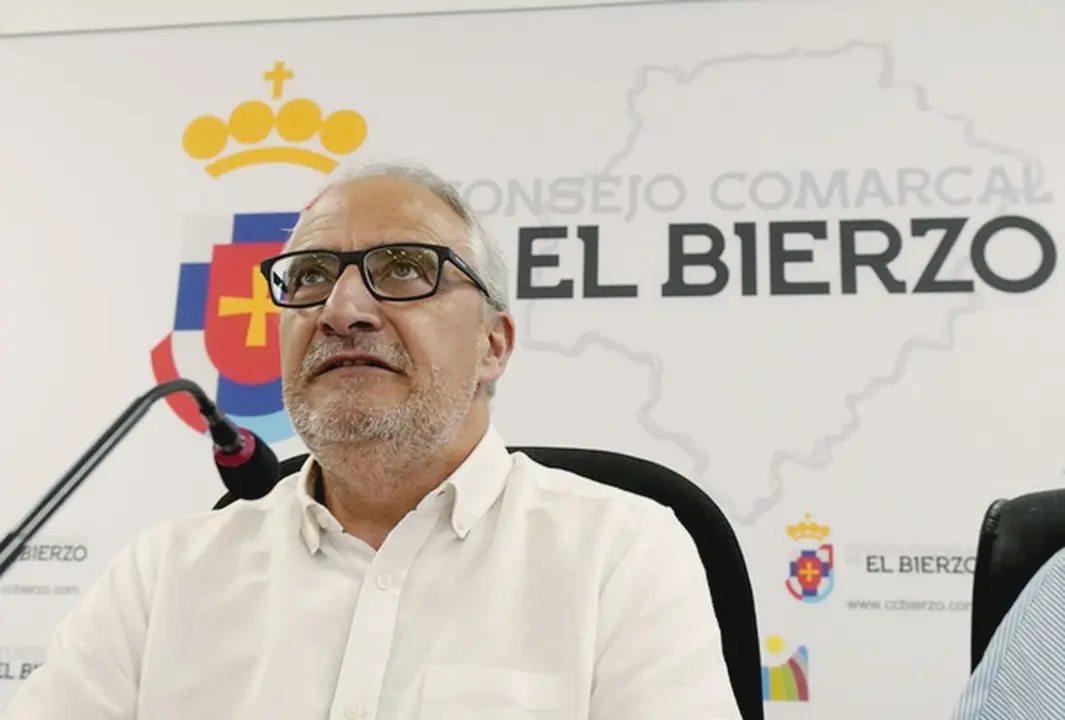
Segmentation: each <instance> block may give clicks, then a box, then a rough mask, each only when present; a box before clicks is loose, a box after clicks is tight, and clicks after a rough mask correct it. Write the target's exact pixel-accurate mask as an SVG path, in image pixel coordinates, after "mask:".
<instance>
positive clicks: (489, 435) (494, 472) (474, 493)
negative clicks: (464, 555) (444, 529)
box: [296, 426, 513, 553]
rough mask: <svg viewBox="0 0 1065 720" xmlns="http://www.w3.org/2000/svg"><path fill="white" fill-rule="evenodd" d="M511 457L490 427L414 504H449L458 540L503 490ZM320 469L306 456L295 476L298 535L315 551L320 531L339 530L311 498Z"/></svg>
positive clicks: (453, 528)
mask: <svg viewBox="0 0 1065 720" xmlns="http://www.w3.org/2000/svg"><path fill="white" fill-rule="evenodd" d="M512 462H513V461H512V459H511V456H510V453H509V451H508V450H507V447H506V445H505V444H504V442H503V438H502V437H501V436H500V435H499V433H498V432H497V431H496V429H495V428H494V427H493V426H489V428H488V431H487V432H486V433H485V434H484V437H482V438H481V441H480V442H479V443H477V445H476V447H474V449H473V452H471V453H470V454H469V456H467V458H466V460H465V461H463V463H462V464H461V465H459V467H458V468H457V469H456V470H455V472H453V473H452V474H451V476H450V477H448V478H447V479H445V480H444V481H443V482H442V483H440V485H438V486H437V488H436V489H435V490H433V491H432V492H430V493H429V494H428V495H426V496H425V498H424V499H422V501H421V502H420V503H418V507H417V509H418V510H424V509H426V508H428V507H429V506H430V505H431V504H434V503H439V502H442V501H443V502H447V503H449V512H450V520H451V529H452V530H453V531H454V533H455V534H456V535H457V536H458V537H459V538H462V539H465V538H466V536H467V535H468V534H469V532H470V529H471V528H472V527H473V526H474V525H476V524H477V522H478V521H479V520H480V519H481V518H482V517H484V515H485V513H487V512H488V509H489V508H490V507H492V505H493V504H494V503H495V501H496V500H497V499H498V498H499V496H500V494H501V493H502V492H503V487H504V486H505V485H506V480H507V476H508V475H509V474H510V469H511V464H512ZM319 478H320V471H319V469H318V463H317V462H315V461H314V458H313V457H309V458H307V462H305V463H304V464H303V467H302V468H301V469H300V472H299V475H298V477H297V478H296V497H297V500H298V503H299V508H300V535H301V536H302V537H303V540H304V542H305V543H306V544H307V548H308V549H309V550H310V551H311V553H315V552H317V551H318V549H319V548H320V547H321V544H322V535H323V533H338V534H339V533H343V532H344V529H343V528H342V527H341V525H340V522H339V521H338V520H337V519H336V518H335V517H333V514H332V513H331V512H329V510H328V509H327V508H326V507H325V506H324V505H323V504H322V503H320V502H318V501H317V500H316V499H315V494H316V489H317V487H318V483H319V481H320V480H319Z"/></svg>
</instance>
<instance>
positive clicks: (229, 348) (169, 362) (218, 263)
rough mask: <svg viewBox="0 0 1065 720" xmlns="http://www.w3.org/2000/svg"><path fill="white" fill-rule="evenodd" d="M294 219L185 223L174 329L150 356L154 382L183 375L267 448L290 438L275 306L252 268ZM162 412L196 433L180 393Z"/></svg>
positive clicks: (198, 421)
mask: <svg viewBox="0 0 1065 720" xmlns="http://www.w3.org/2000/svg"><path fill="white" fill-rule="evenodd" d="M298 218H299V213H257V214H237V215H231V216H228V217H220V218H207V219H200V220H198V221H196V222H191V223H190V224H189V227H188V228H187V230H186V232H187V233H188V234H187V236H186V238H185V244H184V257H183V261H182V263H181V271H180V274H179V279H178V292H177V303H176V304H177V308H176V311H175V313H174V327H173V330H172V332H171V333H170V334H169V335H167V336H166V337H165V338H164V339H163V340H162V341H161V342H160V343H159V344H158V345H156V346H155V348H154V349H153V350H152V353H151V360H152V371H153V373H154V375H155V380H156V382H160V383H161V382H166V381H168V380H174V379H177V378H179V377H188V378H190V379H192V380H195V381H196V382H198V383H200V384H201V385H202V386H203V387H204V389H205V390H207V391H208V392H210V388H212V387H214V388H215V393H214V396H215V399H216V402H217V403H218V406H219V407H220V408H221V409H222V411H223V412H225V413H226V415H228V416H229V417H230V419H232V420H233V422H235V423H237V424H238V425H241V426H243V427H246V428H248V429H249V430H251V431H252V432H254V433H256V434H258V435H259V437H261V438H262V439H263V440H264V441H265V442H267V443H277V442H281V441H283V440H287V439H288V438H290V437H292V436H293V430H292V424H291V422H290V420H289V417H288V413H287V412H286V411H285V407H284V402H283V400H282V395H281V359H280V352H279V346H278V307H277V306H276V305H274V304H273V302H272V301H271V300H270V292H269V288H268V287H267V285H266V279H265V278H264V277H263V276H262V273H261V272H259V263H260V262H262V261H263V260H265V259H266V258H267V257H270V256H271V255H276V254H277V253H279V252H280V251H281V248H282V247H283V246H284V243H285V241H286V240H287V239H288V236H289V233H290V232H291V230H292V228H293V227H294V226H295V224H296V221H297V219H298ZM167 403H168V404H169V405H170V408H171V409H172V410H173V411H174V412H175V413H176V414H177V416H178V417H179V418H181V419H182V420H183V421H184V422H185V424H186V425H188V426H189V427H190V428H192V429H193V430H195V431H196V432H199V433H206V432H207V424H206V423H205V422H204V420H203V417H202V416H201V415H200V413H199V410H198V408H197V407H196V403H195V402H194V401H193V400H192V398H190V397H187V396H185V395H171V396H170V397H168V398H167Z"/></svg>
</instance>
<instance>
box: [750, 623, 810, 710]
mask: <svg viewBox="0 0 1065 720" xmlns="http://www.w3.org/2000/svg"><path fill="white" fill-rule="evenodd" d="M786 648H787V644H786V643H785V642H784V638H782V637H781V636H779V635H773V636H772V637H770V638H769V639H768V640H766V643H765V649H766V650H768V651H769V653H770V654H771V655H778V656H779V655H783V654H784V652H785V651H786ZM762 700H763V701H768V700H772V701H777V702H809V700H810V651H809V650H808V649H807V647H806V646H805V645H800V646H799V647H797V648H796V649H795V651H794V652H793V653H792V654H791V656H790V657H788V659H787V660H785V661H784V662H782V663H780V664H778V665H768V664H766V665H762Z"/></svg>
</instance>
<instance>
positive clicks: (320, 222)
mask: <svg viewBox="0 0 1065 720" xmlns="http://www.w3.org/2000/svg"><path fill="white" fill-rule="evenodd" d="M468 239H469V231H468V229H467V228H466V225H465V224H464V223H463V221H462V218H461V217H459V216H458V214H456V213H455V211H454V210H453V209H452V208H451V206H450V205H448V204H447V203H446V202H445V201H444V200H442V199H441V198H439V197H437V196H436V195H435V194H434V193H433V192H432V191H430V190H428V189H426V188H423V187H422V186H420V185H417V184H416V183H412V182H409V181H407V180H403V179H399V178H369V179H362V180H353V181H349V182H347V183H343V184H340V185H337V186H334V187H332V188H329V189H328V190H326V191H325V192H324V193H322V195H321V196H319V197H318V198H317V199H316V200H315V201H314V202H313V203H311V205H310V206H309V207H308V208H307V209H306V210H304V211H303V213H301V215H300V220H299V223H298V224H297V225H296V228H295V230H294V232H293V234H292V237H291V238H290V239H289V241H288V244H287V245H286V248H285V249H286V250H306V249H313V248H323V249H328V250H359V249H362V248H366V247H373V246H375V245H381V244H384V243H390V242H427V243H434V244H440V245H447V246H449V247H453V248H454V249H456V250H459V251H462V250H464V249H466V248H467V247H468Z"/></svg>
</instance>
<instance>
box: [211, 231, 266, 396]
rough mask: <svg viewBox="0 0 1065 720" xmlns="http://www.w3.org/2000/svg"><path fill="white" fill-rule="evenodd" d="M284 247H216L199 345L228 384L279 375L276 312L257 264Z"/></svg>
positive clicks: (242, 245) (262, 244)
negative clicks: (202, 346)
mask: <svg viewBox="0 0 1065 720" xmlns="http://www.w3.org/2000/svg"><path fill="white" fill-rule="evenodd" d="M283 245H284V243H280V242H274V243H233V244H229V245H215V247H214V254H213V257H212V259H211V274H210V279H209V280H208V283H207V319H206V324H205V326H204V343H205V344H206V346H207V355H208V356H209V357H210V358H211V362H212V363H214V366H215V367H216V368H217V369H218V372H219V373H220V374H221V375H223V376H225V377H226V378H227V379H229V380H232V381H233V382H237V383H241V384H243V385H258V384H262V383H267V382H271V381H273V380H276V379H277V378H278V377H280V375H281V358H280V351H279V345H278V318H279V310H280V308H278V307H277V306H276V305H274V304H273V302H271V300H270V290H269V288H268V287H267V284H266V279H265V278H264V277H263V276H262V273H260V272H259V267H258V266H259V263H260V262H262V261H263V260H265V259H266V258H268V257H270V256H272V255H276V254H277V253H279V252H281V248H282V247H283Z"/></svg>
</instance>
